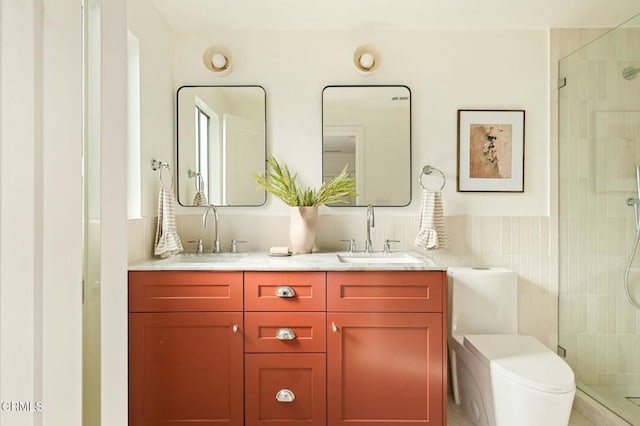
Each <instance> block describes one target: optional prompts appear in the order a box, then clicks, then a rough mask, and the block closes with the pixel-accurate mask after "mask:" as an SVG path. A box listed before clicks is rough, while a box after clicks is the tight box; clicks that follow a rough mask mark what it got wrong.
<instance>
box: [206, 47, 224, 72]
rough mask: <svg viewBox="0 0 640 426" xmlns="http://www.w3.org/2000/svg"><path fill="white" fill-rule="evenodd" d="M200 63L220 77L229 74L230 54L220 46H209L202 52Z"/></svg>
mask: <svg viewBox="0 0 640 426" xmlns="http://www.w3.org/2000/svg"><path fill="white" fill-rule="evenodd" d="M202 62H204V66H205V67H207V68H208V69H209V71H211V72H213V73H215V74H216V75H217V76H219V77H222V76H225V75H227V74H229V73H230V72H231V53H230V52H229V50H227V49H226V48H224V47H222V46H211V47H209V48H208V49H207V50H205V51H204V55H202Z"/></svg>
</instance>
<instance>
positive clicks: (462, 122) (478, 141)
mask: <svg viewBox="0 0 640 426" xmlns="http://www.w3.org/2000/svg"><path fill="white" fill-rule="evenodd" d="M524 126H525V111H524V110H488V109H487V110H485V109H482V110H480V109H459V110H458V187H457V190H458V192H524V130H525V127H524Z"/></svg>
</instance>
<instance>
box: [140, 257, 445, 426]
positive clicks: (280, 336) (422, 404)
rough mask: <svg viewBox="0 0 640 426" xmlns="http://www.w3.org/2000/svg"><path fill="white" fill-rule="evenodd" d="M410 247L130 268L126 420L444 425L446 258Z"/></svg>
mask: <svg viewBox="0 0 640 426" xmlns="http://www.w3.org/2000/svg"><path fill="white" fill-rule="evenodd" d="M410 257H413V258H414V259H416V261H415V262H403V261H398V259H399V258H398V257H392V256H390V257H389V262H388V263H387V262H385V261H384V260H383V259H382V260H381V259H380V258H379V257H376V258H374V257H372V260H371V263H369V262H368V261H367V260H366V259H365V260H362V259H357V260H354V261H353V262H351V261H349V259H347V260H346V261H345V260H344V258H339V257H338V256H337V255H336V254H335V253H320V254H317V253H316V254H310V255H298V256H292V257H286V258H271V257H268V256H266V255H264V254H245V255H243V256H236V257H231V256H229V257H228V258H226V260H225V258H224V257H217V258H216V257H214V256H202V257H200V258H198V257H195V256H179V257H178V258H174V259H166V260H158V261H151V262H147V263H143V264H139V265H135V266H132V267H131V268H130V271H129V425H130V426H143V425H144V426H150V425H159V424H162V425H183V424H195V423H197V424H198V425H219V424H226V425H234V426H241V425H302V424H304V425H313V426H325V425H329V426H338V425H356V424H357V425H358V426H365V425H376V426H383V425H397V424H400V423H401V424H403V425H445V424H446V336H447V333H446V329H445V327H446V311H445V307H446V294H447V293H446V275H445V268H443V267H439V266H437V265H434V264H432V263H431V262H430V261H429V260H428V259H426V258H423V257H421V256H418V255H413V254H412V255H411V256H410ZM374 260H375V261H374ZM394 262H395V263H394Z"/></svg>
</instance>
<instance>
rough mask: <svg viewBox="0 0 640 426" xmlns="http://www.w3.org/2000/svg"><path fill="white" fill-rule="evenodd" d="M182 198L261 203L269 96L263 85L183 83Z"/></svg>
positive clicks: (190, 202) (187, 202)
mask: <svg viewBox="0 0 640 426" xmlns="http://www.w3.org/2000/svg"><path fill="white" fill-rule="evenodd" d="M177 151H178V167H177V174H178V191H177V196H178V202H179V203H180V204H181V205H183V206H204V205H208V204H215V205H216V206H260V205H262V204H264V202H265V201H266V193H265V191H264V190H260V189H258V188H257V186H256V184H255V180H254V178H253V176H252V174H251V173H252V172H255V173H264V171H265V156H266V96H265V91H264V89H263V88H262V87H260V86H183V87H181V88H179V89H178V95H177Z"/></svg>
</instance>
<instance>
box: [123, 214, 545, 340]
mask: <svg viewBox="0 0 640 426" xmlns="http://www.w3.org/2000/svg"><path fill="white" fill-rule="evenodd" d="M445 221H446V225H447V229H448V232H449V237H450V239H451V245H450V246H449V247H448V248H447V249H444V250H436V251H427V252H424V250H423V249H420V248H417V247H415V246H414V245H413V241H414V238H415V236H416V232H417V230H418V224H419V218H418V217H417V215H416V216H384V215H383V214H382V212H380V211H378V212H376V226H375V228H372V229H371V239H372V241H373V244H374V249H375V250H376V251H380V250H382V245H383V242H384V239H387V238H388V239H393V240H399V241H400V242H398V243H393V244H392V249H393V250H412V251H418V252H421V253H425V254H426V255H427V256H429V257H431V258H433V259H434V261H436V262H437V263H439V264H442V265H447V266H462V265H471V266H503V267H507V268H511V269H514V270H516V271H518V276H519V305H518V307H519V320H520V327H519V328H520V332H521V333H524V334H531V335H534V336H536V337H537V338H538V339H540V340H541V341H542V342H544V343H545V344H547V345H548V346H549V347H551V348H555V346H556V345H557V330H558V323H557V309H558V308H557V301H558V280H557V276H555V274H554V273H553V271H554V270H555V269H554V268H553V265H550V264H551V263H552V260H551V256H550V253H551V241H550V235H551V234H550V232H551V229H552V226H553V223H552V222H553V219H550V218H549V217H538V216H535V217H522V216H513V217H506V216H503V217H476V216H447V217H446V218H445ZM176 223H177V227H178V233H179V235H180V237H181V239H182V243H183V245H184V247H185V250H187V251H194V247H195V245H194V244H193V243H189V241H190V240H195V239H198V238H203V239H204V241H205V247H206V248H210V247H211V241H212V239H213V237H212V235H213V227H211V228H209V229H206V230H203V229H202V217H201V216H200V215H183V216H177V217H176ZM219 223H220V232H219V234H220V235H219V237H220V240H221V241H222V245H223V248H225V249H228V247H229V242H230V241H231V239H232V238H233V239H236V240H246V241H247V242H246V243H244V244H242V245H241V246H240V248H241V250H244V251H265V252H266V251H268V250H269V248H270V247H272V246H286V245H288V235H289V217H288V216H262V215H224V214H220V221H219ZM155 229H156V218H144V219H134V220H130V221H129V236H130V237H129V260H130V262H137V261H141V260H144V259H149V258H151V257H153V242H154V237H155ZM365 235H366V222H365V217H364V214H363V215H362V216H360V215H344V216H342V215H320V217H319V226H318V237H317V249H318V250H322V251H342V250H345V243H343V242H341V241H340V240H342V239H351V238H355V239H356V242H357V249H358V250H362V249H363V248H364V240H365Z"/></svg>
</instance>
